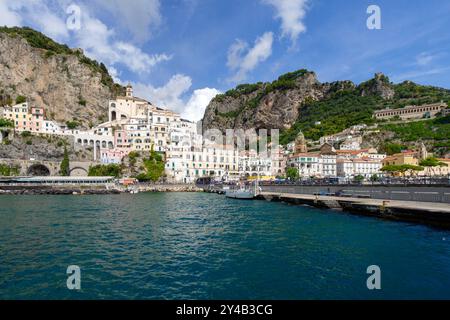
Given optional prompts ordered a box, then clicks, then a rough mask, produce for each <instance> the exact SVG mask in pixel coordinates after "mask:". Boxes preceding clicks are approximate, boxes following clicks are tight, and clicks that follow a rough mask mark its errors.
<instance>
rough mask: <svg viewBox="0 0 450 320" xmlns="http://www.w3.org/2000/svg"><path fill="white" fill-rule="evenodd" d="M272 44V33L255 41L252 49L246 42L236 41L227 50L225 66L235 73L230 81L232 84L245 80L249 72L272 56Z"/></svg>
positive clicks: (267, 33)
mask: <svg viewBox="0 0 450 320" xmlns="http://www.w3.org/2000/svg"><path fill="white" fill-rule="evenodd" d="M272 44H273V33H272V32H266V33H264V34H263V35H262V36H261V37H259V38H258V39H256V41H255V45H254V46H253V48H249V46H248V44H247V43H246V42H243V41H241V40H236V42H235V43H234V44H233V45H231V47H230V49H229V50H228V61H227V66H228V67H229V68H230V69H231V70H233V71H236V74H235V75H234V76H233V77H232V78H231V79H230V80H231V81H232V82H239V81H242V80H245V78H247V75H248V73H249V72H250V71H252V70H254V69H255V68H256V67H257V66H258V65H259V64H260V63H261V62H263V61H266V60H267V59H268V58H269V57H270V56H271V55H272Z"/></svg>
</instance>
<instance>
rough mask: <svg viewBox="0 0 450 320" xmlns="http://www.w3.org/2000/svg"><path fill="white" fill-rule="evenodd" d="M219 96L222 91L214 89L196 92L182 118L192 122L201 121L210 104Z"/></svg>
mask: <svg viewBox="0 0 450 320" xmlns="http://www.w3.org/2000/svg"><path fill="white" fill-rule="evenodd" d="M218 94H220V91H219V90H217V89H214V88H203V89H198V90H195V91H194V93H193V94H192V96H191V98H190V99H189V101H188V103H187V104H186V107H185V108H184V110H183V113H182V116H183V117H184V118H186V119H188V120H191V121H200V120H201V119H203V116H204V115H205V110H206V107H207V106H208V104H209V103H210V102H211V100H212V99H213V98H214V97H215V96H217V95H218Z"/></svg>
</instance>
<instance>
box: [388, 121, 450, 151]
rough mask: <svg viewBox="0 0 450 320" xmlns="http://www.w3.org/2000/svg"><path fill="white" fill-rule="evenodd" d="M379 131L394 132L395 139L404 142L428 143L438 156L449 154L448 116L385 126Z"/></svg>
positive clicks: (449, 122)
mask: <svg viewBox="0 0 450 320" xmlns="http://www.w3.org/2000/svg"><path fill="white" fill-rule="evenodd" d="M381 130H383V131H390V132H394V133H395V135H396V139H399V140H401V141H404V142H416V141H423V142H429V143H430V144H431V147H432V149H433V150H434V151H435V152H438V153H439V154H446V153H448V152H450V116H446V117H441V118H436V119H431V120H424V121H417V122H408V123H402V124H386V125H383V126H381Z"/></svg>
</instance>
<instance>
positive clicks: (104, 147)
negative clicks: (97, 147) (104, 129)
mask: <svg viewBox="0 0 450 320" xmlns="http://www.w3.org/2000/svg"><path fill="white" fill-rule="evenodd" d="M106 146H107V143H106V141H102V148H103V149H106Z"/></svg>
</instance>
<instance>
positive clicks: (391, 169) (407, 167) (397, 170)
mask: <svg viewBox="0 0 450 320" xmlns="http://www.w3.org/2000/svg"><path fill="white" fill-rule="evenodd" d="M423 169H424V168H423V167H421V166H416V165H412V164H402V165H389V166H384V167H383V168H381V171H382V172H387V173H390V174H391V175H393V176H395V175H396V174H400V175H402V176H405V174H406V173H407V172H408V171H409V172H410V174H413V173H414V172H418V171H423Z"/></svg>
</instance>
